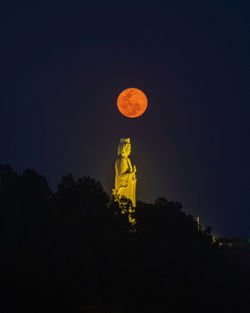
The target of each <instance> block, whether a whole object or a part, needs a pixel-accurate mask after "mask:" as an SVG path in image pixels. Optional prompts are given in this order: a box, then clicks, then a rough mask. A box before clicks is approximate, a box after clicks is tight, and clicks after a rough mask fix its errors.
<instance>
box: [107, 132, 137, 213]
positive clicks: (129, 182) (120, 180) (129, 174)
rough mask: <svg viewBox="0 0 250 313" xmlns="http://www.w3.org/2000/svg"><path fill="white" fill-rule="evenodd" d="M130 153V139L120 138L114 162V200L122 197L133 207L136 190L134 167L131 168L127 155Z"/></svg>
mask: <svg viewBox="0 0 250 313" xmlns="http://www.w3.org/2000/svg"><path fill="white" fill-rule="evenodd" d="M130 153H131V144H130V138H121V139H120V142H119V146H118V152H117V158H116V161H115V189H114V190H113V193H114V196H115V198H117V199H119V198H121V197H122V196H124V197H126V198H127V199H130V200H131V201H132V206H133V207H135V204H136V201H135V188H136V176H135V173H136V167H135V165H134V167H132V164H131V161H130V159H129V155H130Z"/></svg>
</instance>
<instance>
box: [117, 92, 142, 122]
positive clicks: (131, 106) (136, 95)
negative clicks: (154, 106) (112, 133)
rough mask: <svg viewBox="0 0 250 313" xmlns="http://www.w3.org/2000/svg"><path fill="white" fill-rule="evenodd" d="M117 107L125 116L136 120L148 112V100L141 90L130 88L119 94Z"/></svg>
mask: <svg viewBox="0 0 250 313" xmlns="http://www.w3.org/2000/svg"><path fill="white" fill-rule="evenodd" d="M117 106H118V109H119V111H120V112H121V113H122V114H123V115H125V116H127V117H130V118H135V117H138V116H141V115H142V114H143V113H144V112H145V111H146V109H147V106H148V100H147V97H146V96H145V94H144V93H143V92H142V91H141V90H140V89H137V88H128V89H125V90H123V91H122V92H121V93H120V94H119V96H118V99H117Z"/></svg>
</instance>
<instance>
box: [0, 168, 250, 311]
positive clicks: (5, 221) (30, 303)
mask: <svg viewBox="0 0 250 313" xmlns="http://www.w3.org/2000/svg"><path fill="white" fill-rule="evenodd" d="M124 205H125V206H126V205H128V206H129V202H128V203H127V204H126V203H124ZM0 207H1V230H0V231H1V246H0V247H1V248H0V249H1V261H0V263H1V267H0V268H1V289H2V292H1V307H2V308H1V310H0V311H1V312H38V313H39V312H69V313H70V312H72V313H73V312H79V313H80V312H126V313H129V312H136V313H140V312H186V311H191V312H243V309H242V308H243V307H244V305H248V304H247V301H248V300H247V298H248V297H247V294H248V289H247V285H248V284H249V281H250V280H249V272H250V271H247V270H246V273H248V274H247V275H248V276H247V277H245V276H244V275H240V272H241V273H242V269H241V271H238V268H237V267H235V266H234V264H233V263H232V262H231V261H230V258H229V257H228V256H226V254H225V253H223V249H221V248H218V247H217V245H212V244H211V242H212V238H211V228H209V227H208V228H206V229H205V230H204V231H202V230H201V231H198V230H197V224H196V222H195V221H194V219H193V217H192V216H191V215H186V214H185V212H184V211H183V209H182V205H181V203H179V202H169V201H167V200H166V199H165V198H158V199H157V200H156V201H155V203H154V204H148V203H143V202H140V201H138V202H137V207H136V211H135V218H136V221H137V223H136V231H131V225H130V224H129V223H128V218H127V216H126V214H120V209H119V206H118V204H117V203H116V202H113V201H112V200H110V199H109V197H108V195H107V194H106V192H105V191H104V190H103V188H102V186H101V184H100V183H99V182H96V181H95V180H93V179H91V178H89V177H85V178H81V179H78V180H77V181H76V180H75V179H74V178H73V177H72V175H70V174H69V175H67V176H64V177H63V178H62V180H61V182H60V184H59V185H58V190H57V192H56V193H53V192H52V191H51V190H50V188H49V186H48V184H47V180H46V178H45V177H43V176H41V175H39V174H37V173H36V172H35V171H33V170H26V171H25V172H24V173H23V174H21V175H17V174H16V173H15V172H14V171H13V170H12V169H11V167H9V166H0ZM125 211H126V210H125ZM243 276H244V279H243V278H242V277H243Z"/></svg>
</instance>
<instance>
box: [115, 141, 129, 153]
mask: <svg viewBox="0 0 250 313" xmlns="http://www.w3.org/2000/svg"><path fill="white" fill-rule="evenodd" d="M130 153H131V144H130V138H121V139H120V142H119V145H118V151H117V154H118V156H129V155H130Z"/></svg>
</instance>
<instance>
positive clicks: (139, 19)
mask: <svg viewBox="0 0 250 313" xmlns="http://www.w3.org/2000/svg"><path fill="white" fill-rule="evenodd" d="M5 2H6V3H5V4H4V5H3V4H1V8H0V18H1V30H0V32H1V49H0V68H1V92H0V143H1V146H0V147H1V150H0V163H3V164H10V165H11V166H12V167H13V169H14V170H16V171H17V172H18V173H21V172H22V171H23V170H25V169H26V168H33V169H35V170H37V171H38V172H39V173H40V174H42V175H44V176H46V177H47V178H48V181H49V184H50V186H51V187H52V188H53V189H54V190H55V188H56V186H57V183H58V182H59V180H60V179H61V177H62V175H64V174H66V173H69V172H70V173H72V174H73V175H74V177H76V178H77V177H81V176H86V175H89V176H91V177H94V178H96V179H97V180H100V181H101V182H102V184H103V186H104V188H105V189H106V191H107V192H110V191H111V189H112V187H113V181H114V161H115V157H116V150H117V145H118V141H119V138H120V137H131V143H132V155H131V159H132V162H133V163H135V164H136V166H137V169H138V173H137V174H138V175H137V177H138V183H137V195H138V197H137V198H139V199H141V200H145V201H154V200H155V198H156V197H158V196H165V197H166V198H167V199H169V200H174V201H177V200H178V201H181V202H182V203H183V206H184V209H185V211H186V212H188V213H191V214H193V215H194V216H197V215H199V216H200V219H201V222H202V223H203V224H204V225H210V226H211V227H212V229H213V231H214V233H215V234H217V235H226V236H247V237H250V183H249V177H250V140H249V138H250V125H249V124H250V123H249V121H250V101H249V99H250V97H249V95H250V93H249V83H250V81H249V74H250V71H249V69H250V62H249V59H250V49H249V48H250V47H249V39H250V38H249V37H250V36H249V35H250V26H249V16H250V5H249V1H237V2H235V1H233V2H232V3H230V1H215V2H214V3H213V2H211V1H199V2H198V1H197V3H196V4H194V2H190V1H183V2H178V1H171V2H170V4H167V2H166V1H164V5H163V4H159V3H157V2H155V1H154V2H153V3H152V4H151V5H148V4H147V3H146V2H145V3H144V5H143V6H142V5H137V4H133V2H131V3H129V2H124V1H120V2H119V1H116V3H115V4H109V3H106V2H103V1H102V2H100V3H98V2H96V3H94V4H92V5H91V4H86V2H85V1H82V2H81V4H78V5H74V4H73V3H72V2H68V3H67V4H64V3H63V2H58V3H57V4H53V3H52V2H50V3H49V5H46V3H45V2H44V1H43V2H40V1H34V2H30V3H28V2H26V4H24V2H25V1H11V2H8V1H5ZM128 87H135V88H139V89H141V90H142V91H143V92H144V93H145V94H146V95H147V97H148V102H149V106H148V109H147V111H146V112H145V114H144V115H143V116H142V117H140V118H137V119H128V118H126V117H124V116H122V115H121V114H120V113H119V111H118V109H117V107H116V99H117V96H118V95H119V93H120V92H121V91H122V90H124V89H126V88H128Z"/></svg>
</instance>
